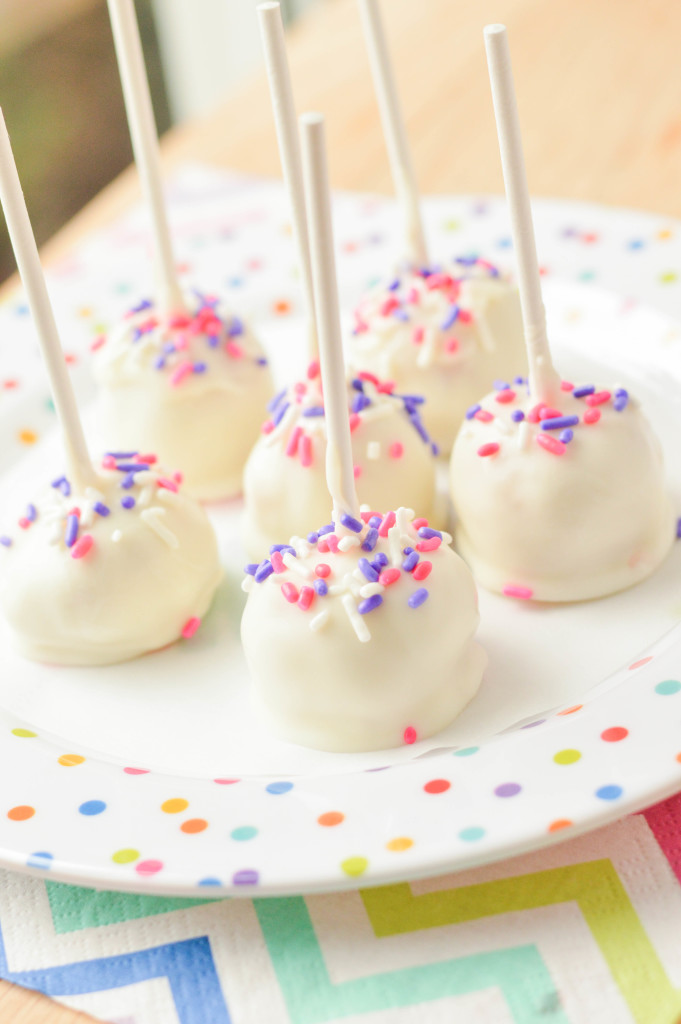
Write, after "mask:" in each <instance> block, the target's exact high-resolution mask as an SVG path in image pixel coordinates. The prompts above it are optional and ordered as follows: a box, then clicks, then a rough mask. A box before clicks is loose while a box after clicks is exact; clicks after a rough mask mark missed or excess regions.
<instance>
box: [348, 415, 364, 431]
mask: <svg viewBox="0 0 681 1024" xmlns="http://www.w3.org/2000/svg"><path fill="white" fill-rule="evenodd" d="M361 422H362V420H361V417H360V416H358V415H357V413H356V412H352V413H350V419H349V423H350V433H351V434H354V432H355V431H356V430H357V427H358V426H359V425H360V423H361Z"/></svg>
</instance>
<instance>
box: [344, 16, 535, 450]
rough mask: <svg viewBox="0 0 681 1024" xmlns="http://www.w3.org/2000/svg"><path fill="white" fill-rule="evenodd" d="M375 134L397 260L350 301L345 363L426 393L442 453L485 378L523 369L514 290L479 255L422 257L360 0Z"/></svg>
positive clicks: (391, 87) (397, 134)
mask: <svg viewBox="0 0 681 1024" xmlns="http://www.w3.org/2000/svg"><path fill="white" fill-rule="evenodd" d="M359 7H360V12H361V15H362V22H363V26H364V36H365V40H366V44H367V49H368V52H369V58H370V62H371V70H372V74H373V79H374V85H375V88H376V95H377V99H378V105H379V110H380V114H381V122H382V124H383V134H384V136H385V140H386V144H387V148H388V156H389V159H390V168H391V172H392V177H393V181H394V184H395V192H396V194H397V198H398V205H399V208H400V210H401V212H402V217H403V220H404V223H405V237H406V260H405V261H404V262H403V263H401V264H400V266H399V267H398V269H397V271H396V272H391V273H389V274H388V276H387V277H386V279H385V281H384V282H383V283H381V284H378V285H376V286H375V287H374V288H372V289H371V290H370V291H369V292H368V294H367V295H366V296H364V298H362V299H361V300H360V302H359V305H358V306H357V309H356V310H355V322H354V326H353V330H352V333H351V335H350V339H349V357H350V363H351V365H352V366H358V367H361V368H362V369H365V370H369V371H370V372H371V373H374V374H375V375H376V376H377V377H379V378H381V379H387V380H392V381H394V382H395V385H396V388H397V390H398V391H406V392H417V393H418V394H420V395H423V396H424V397H425V399H426V404H425V406H424V409H423V420H424V424H425V427H426V429H427V430H428V431H429V433H430V434H431V435H432V437H433V440H434V441H435V442H436V443H437V445H438V446H439V448H440V450H441V452H442V453H443V454H448V453H449V451H450V450H451V446H452V442H453V440H454V437H455V435H456V431H457V429H458V427H459V426H460V424H461V422H462V420H463V416H464V413H465V411H466V409H467V407H468V406H469V405H470V404H471V403H472V402H473V401H474V400H475V399H476V398H477V396H478V395H479V394H480V393H481V390H482V389H483V388H484V387H485V386H486V383H487V382H488V381H489V380H490V379H492V378H493V377H507V376H508V375H509V374H512V373H524V372H526V369H525V352H524V346H523V334H522V322H521V317H520V308H519V303H518V293H517V290H516V289H515V288H514V287H513V285H512V284H511V283H510V281H509V280H508V279H507V278H506V277H505V276H504V275H502V274H501V273H500V272H499V270H498V269H497V268H496V267H495V266H493V265H492V264H491V263H489V262H488V261H486V260H482V259H479V258H477V257H473V256H470V257H469V256H461V257H459V258H458V259H453V260H449V261H446V262H443V263H435V262H432V261H431V260H430V259H429V256H428V251H427V248H426V242H425V233H424V229H423V222H422V218H421V211H420V203H419V195H418V189H417V185H416V176H415V174H414V170H413V166H412V161H411V154H410V151H409V142H408V140H407V131H406V126H405V122H404V118H403V116H402V112H401V109H400V102H399V97H398V95H397V88H396V85H395V78H394V73H393V69H392V66H391V62H390V56H389V54H388V47H387V43H386V38H385V32H384V29H383V26H382V23H381V17H380V12H379V8H378V3H377V0H359Z"/></svg>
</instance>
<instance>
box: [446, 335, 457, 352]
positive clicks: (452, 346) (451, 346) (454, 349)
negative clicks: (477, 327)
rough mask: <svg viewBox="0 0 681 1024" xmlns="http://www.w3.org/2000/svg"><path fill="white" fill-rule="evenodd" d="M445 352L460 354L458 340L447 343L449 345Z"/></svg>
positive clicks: (450, 340) (454, 339) (451, 339)
mask: <svg viewBox="0 0 681 1024" xmlns="http://www.w3.org/2000/svg"><path fill="white" fill-rule="evenodd" d="M445 351H447V352H458V351H459V341H458V339H457V338H450V339H449V341H448V342H447V344H446V345H445Z"/></svg>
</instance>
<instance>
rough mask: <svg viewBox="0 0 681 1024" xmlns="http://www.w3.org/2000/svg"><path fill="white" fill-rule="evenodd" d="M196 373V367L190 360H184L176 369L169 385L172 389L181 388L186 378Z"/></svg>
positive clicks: (169, 380)
mask: <svg viewBox="0 0 681 1024" xmlns="http://www.w3.org/2000/svg"><path fill="white" fill-rule="evenodd" d="M193 372H194V366H193V365H192V363H190V362H189V360H188V359H183V360H182V362H181V363H178V365H177V366H176V367H175V369H174V370H173V372H172V373H171V375H170V377H169V379H168V383H169V384H170V386H171V387H172V388H177V387H179V386H180V384H181V383H182V381H183V380H184V379H185V377H188V376H189V374H190V373H193Z"/></svg>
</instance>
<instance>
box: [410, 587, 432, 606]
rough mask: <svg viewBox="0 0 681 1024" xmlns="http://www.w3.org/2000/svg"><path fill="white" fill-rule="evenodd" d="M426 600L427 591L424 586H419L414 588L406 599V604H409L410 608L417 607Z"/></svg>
mask: <svg viewBox="0 0 681 1024" xmlns="http://www.w3.org/2000/svg"><path fill="white" fill-rule="evenodd" d="M427 600H428V591H427V590H426V588H425V587H419V589H418V590H415V591H414V593H413V594H412V595H411V597H410V598H409V600H408V601H407V604H408V605H409V607H410V608H419V607H420V606H421V605H422V604H423V602H424V601H427Z"/></svg>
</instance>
